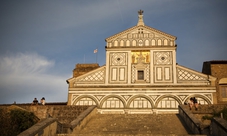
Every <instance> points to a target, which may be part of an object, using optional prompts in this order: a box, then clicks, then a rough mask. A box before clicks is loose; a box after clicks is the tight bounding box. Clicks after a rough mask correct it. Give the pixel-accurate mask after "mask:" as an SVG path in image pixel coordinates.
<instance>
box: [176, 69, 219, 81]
mask: <svg viewBox="0 0 227 136" xmlns="http://www.w3.org/2000/svg"><path fill="white" fill-rule="evenodd" d="M176 71H177V82H178V83H199V84H202V83H204V84H206V85H209V84H210V81H213V80H215V79H216V78H215V77H212V76H209V75H206V74H203V73H200V72H197V71H194V70H191V69H188V68H186V67H183V66H180V65H177V66H176Z"/></svg>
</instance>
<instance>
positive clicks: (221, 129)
mask: <svg viewBox="0 0 227 136" xmlns="http://www.w3.org/2000/svg"><path fill="white" fill-rule="evenodd" d="M210 127H211V134H212V136H227V121H226V120H224V119H222V118H213V119H212V121H211V125H210Z"/></svg>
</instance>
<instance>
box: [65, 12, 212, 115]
mask: <svg viewBox="0 0 227 136" xmlns="http://www.w3.org/2000/svg"><path fill="white" fill-rule="evenodd" d="M138 14H139V15H138V23H137V25H136V26H133V27H131V28H129V29H126V30H124V31H122V32H120V33H118V34H115V35H113V36H111V37H108V38H106V47H105V48H106V65H104V66H101V67H97V68H95V69H93V70H91V71H89V72H86V73H85V74H82V75H79V76H73V77H72V78H70V79H68V80H67V83H68V85H69V88H68V105H96V106H97V108H98V112H100V113H102V114H105V113H119V114H123V113H128V114H134V113H146V114H152V113H172V112H173V113H176V112H178V105H179V104H184V103H185V102H187V101H188V99H189V98H190V97H196V98H197V99H198V102H199V103H200V104H213V103H216V88H215V79H216V78H214V77H212V76H210V75H206V74H203V73H200V72H197V71H194V70H192V69H189V68H186V67H184V66H181V65H179V64H177V63H176V48H177V46H176V44H175V40H176V39H177V37H175V36H173V35H170V34H167V33H165V32H162V31H160V30H157V29H154V28H152V27H149V26H146V25H145V24H144V21H143V11H141V10H140V11H139V12H138ZM81 65H82V64H81Z"/></svg>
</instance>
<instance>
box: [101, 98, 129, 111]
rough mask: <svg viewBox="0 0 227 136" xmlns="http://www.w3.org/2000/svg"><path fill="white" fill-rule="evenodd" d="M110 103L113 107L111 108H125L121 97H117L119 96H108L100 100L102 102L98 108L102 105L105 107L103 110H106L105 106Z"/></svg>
mask: <svg viewBox="0 0 227 136" xmlns="http://www.w3.org/2000/svg"><path fill="white" fill-rule="evenodd" d="M108 99H112V100H108ZM118 100H119V101H118ZM111 101H112V102H113V104H114V105H115V106H113V107H112V108H125V106H126V103H125V101H124V99H123V98H122V97H121V96H119V95H108V96H105V97H104V98H103V99H102V101H101V102H100V108H103V107H104V105H105V106H106V107H104V108H107V107H108V106H107V105H108V104H110V103H111ZM121 103H122V105H121ZM117 105H118V107H116V106H117ZM121 106H123V107H121ZM109 108H111V107H109Z"/></svg>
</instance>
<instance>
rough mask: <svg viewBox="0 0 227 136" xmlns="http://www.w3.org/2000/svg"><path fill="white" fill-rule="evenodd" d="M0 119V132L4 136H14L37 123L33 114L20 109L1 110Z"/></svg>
mask: <svg viewBox="0 0 227 136" xmlns="http://www.w3.org/2000/svg"><path fill="white" fill-rule="evenodd" d="M0 117H1V118H0V124H1V126H0V132H1V134H2V135H4V136H16V135H18V134H20V133H21V132H23V131H24V130H26V129H28V128H29V127H31V126H32V125H34V124H35V123H37V122H38V121H39V119H38V118H37V117H36V116H35V115H34V113H32V112H28V111H26V110H22V109H20V108H13V109H8V110H7V109H6V108H2V109H0Z"/></svg>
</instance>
